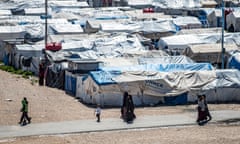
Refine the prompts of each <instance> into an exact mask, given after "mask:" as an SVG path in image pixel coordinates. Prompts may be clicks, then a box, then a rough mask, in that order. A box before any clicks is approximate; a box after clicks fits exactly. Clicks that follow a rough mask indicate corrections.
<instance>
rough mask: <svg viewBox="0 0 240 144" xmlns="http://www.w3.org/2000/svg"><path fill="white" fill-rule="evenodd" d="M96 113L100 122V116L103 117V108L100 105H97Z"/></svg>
mask: <svg viewBox="0 0 240 144" xmlns="http://www.w3.org/2000/svg"><path fill="white" fill-rule="evenodd" d="M95 115H96V117H97V122H100V118H101V108H100V105H99V104H98V105H97V108H96V109H95Z"/></svg>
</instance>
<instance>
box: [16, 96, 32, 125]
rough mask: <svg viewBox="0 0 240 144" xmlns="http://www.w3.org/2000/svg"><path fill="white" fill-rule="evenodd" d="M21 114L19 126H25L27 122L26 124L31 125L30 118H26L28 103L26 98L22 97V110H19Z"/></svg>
mask: <svg viewBox="0 0 240 144" xmlns="http://www.w3.org/2000/svg"><path fill="white" fill-rule="evenodd" d="M21 112H22V116H21V119H20V121H19V124H20V125H26V124H27V122H26V120H27V121H28V123H29V124H30V123H31V117H29V116H28V101H27V98H26V97H24V98H23V100H22V108H21Z"/></svg>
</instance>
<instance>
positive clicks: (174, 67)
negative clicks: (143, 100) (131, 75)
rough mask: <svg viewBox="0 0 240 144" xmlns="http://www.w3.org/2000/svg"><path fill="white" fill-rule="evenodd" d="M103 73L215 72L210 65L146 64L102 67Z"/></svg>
mask: <svg viewBox="0 0 240 144" xmlns="http://www.w3.org/2000/svg"><path fill="white" fill-rule="evenodd" d="M100 69H101V70H103V71H120V72H124V71H158V72H174V71H200V70H213V67H212V65H211V64H209V63H187V64H181V63H180V64H144V65H134V66H121V67H101V68H100Z"/></svg>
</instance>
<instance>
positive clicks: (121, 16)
mask: <svg viewBox="0 0 240 144" xmlns="http://www.w3.org/2000/svg"><path fill="white" fill-rule="evenodd" d="M128 18H129V17H128V16H124V15H120V16H116V15H113V16H111V15H104V16H97V17H95V19H96V20H115V19H128Z"/></svg>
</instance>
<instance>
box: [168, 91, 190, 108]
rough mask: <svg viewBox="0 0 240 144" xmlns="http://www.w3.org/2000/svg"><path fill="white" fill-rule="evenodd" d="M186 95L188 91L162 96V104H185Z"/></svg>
mask: <svg viewBox="0 0 240 144" xmlns="http://www.w3.org/2000/svg"><path fill="white" fill-rule="evenodd" d="M187 95H188V93H183V94H181V95H179V96H167V97H164V104H166V105H183V104H187V102H188V100H187Z"/></svg>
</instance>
